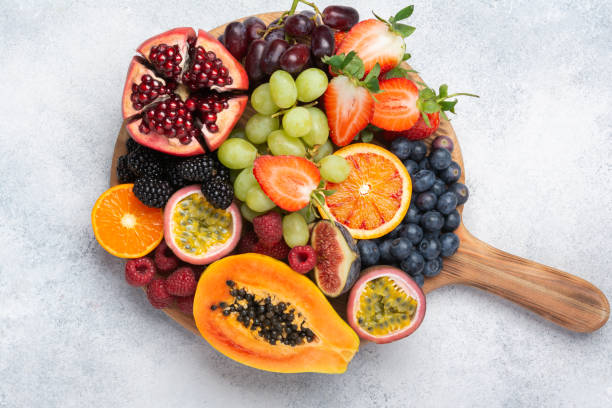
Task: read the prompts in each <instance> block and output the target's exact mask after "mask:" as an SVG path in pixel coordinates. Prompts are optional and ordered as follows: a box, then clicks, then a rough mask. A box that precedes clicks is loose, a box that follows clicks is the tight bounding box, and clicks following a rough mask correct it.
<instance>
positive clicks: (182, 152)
mask: <svg viewBox="0 0 612 408" xmlns="http://www.w3.org/2000/svg"><path fill="white" fill-rule="evenodd" d="M141 123H142V119H137V120H134V121H132V122H130V123H128V124H127V125H126V128H127V131H128V133H129V134H130V136H132V139H134V140H135V141H137V142H138V143H139V144H141V145H143V146H146V147H148V148H151V149H153V150H157V151H159V152H162V153H166V154H170V155H173V156H195V155H197V154H204V153H205V152H204V149H203V148H202V146H201V145H200V143H199V142H198V141H197V140H196V138H195V137H194V138H192V139H191V142H189V144H186V145H184V144H182V143H181V142H179V140H178V139H177V138H168V137H166V136H164V135H160V134H158V133H155V132H154V131H151V132H149V133H148V134H145V133H142V132H141V131H140V130H139V129H138V127H139V126H140V124H141Z"/></svg>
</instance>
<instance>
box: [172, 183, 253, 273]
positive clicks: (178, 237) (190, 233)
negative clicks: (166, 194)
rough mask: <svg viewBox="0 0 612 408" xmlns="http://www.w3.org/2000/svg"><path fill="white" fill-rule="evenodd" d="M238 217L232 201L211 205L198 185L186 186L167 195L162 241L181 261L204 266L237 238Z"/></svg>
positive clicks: (239, 225) (235, 242) (238, 235)
mask: <svg viewBox="0 0 612 408" xmlns="http://www.w3.org/2000/svg"><path fill="white" fill-rule="evenodd" d="M241 230H242V217H241V215H240V210H239V209H238V207H237V206H236V204H232V205H230V206H229V207H228V208H227V209H226V210H220V209H217V208H214V207H213V206H212V205H211V204H210V203H208V201H206V198H204V195H203V194H202V190H201V188H200V186H199V185H193V186H187V187H184V188H182V189H180V190H178V191H177V192H176V193H174V194H173V195H172V197H170V200H168V203H167V204H166V208H165V210H164V237H165V240H166V244H168V246H169V247H170V249H171V250H172V252H174V253H175V254H176V256H177V257H179V258H180V259H181V260H183V261H185V262H188V263H190V264H194V265H206V264H209V263H211V262H214V261H216V260H217V259H219V258H221V257H223V256H225V255H227V254H229V253H230V252H232V251H233V250H234V248H235V247H236V245H237V244H238V241H239V240H240V232H241Z"/></svg>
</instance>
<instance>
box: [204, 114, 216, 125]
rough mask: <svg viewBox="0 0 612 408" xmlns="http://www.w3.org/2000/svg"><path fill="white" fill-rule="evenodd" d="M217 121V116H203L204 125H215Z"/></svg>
mask: <svg viewBox="0 0 612 408" xmlns="http://www.w3.org/2000/svg"><path fill="white" fill-rule="evenodd" d="M216 121H217V115H216V114H214V113H207V114H206V115H204V123H206V124H209V123H215V122H216Z"/></svg>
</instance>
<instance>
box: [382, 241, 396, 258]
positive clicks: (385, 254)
mask: <svg viewBox="0 0 612 408" xmlns="http://www.w3.org/2000/svg"><path fill="white" fill-rule="evenodd" d="M392 241H393V240H392V239H385V240H384V241H383V242H381V243H380V245H378V252H380V260H381V261H382V262H385V263H387V264H390V263H392V262H394V261H395V259H393V255H391V251H390V249H391V242H392Z"/></svg>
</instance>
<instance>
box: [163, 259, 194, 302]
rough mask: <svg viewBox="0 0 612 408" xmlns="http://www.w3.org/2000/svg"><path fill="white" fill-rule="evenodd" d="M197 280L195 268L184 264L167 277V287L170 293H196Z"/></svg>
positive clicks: (183, 294)
mask: <svg viewBox="0 0 612 408" xmlns="http://www.w3.org/2000/svg"><path fill="white" fill-rule="evenodd" d="M197 285H198V282H197V281H196V278H195V274H194V273H193V269H191V267H189V266H183V267H182V268H178V269H177V270H176V271H174V272H172V274H171V275H170V276H168V278H166V289H168V293H170V294H171V295H174V296H190V295H193V294H194V293H195V290H196V286H197Z"/></svg>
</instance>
